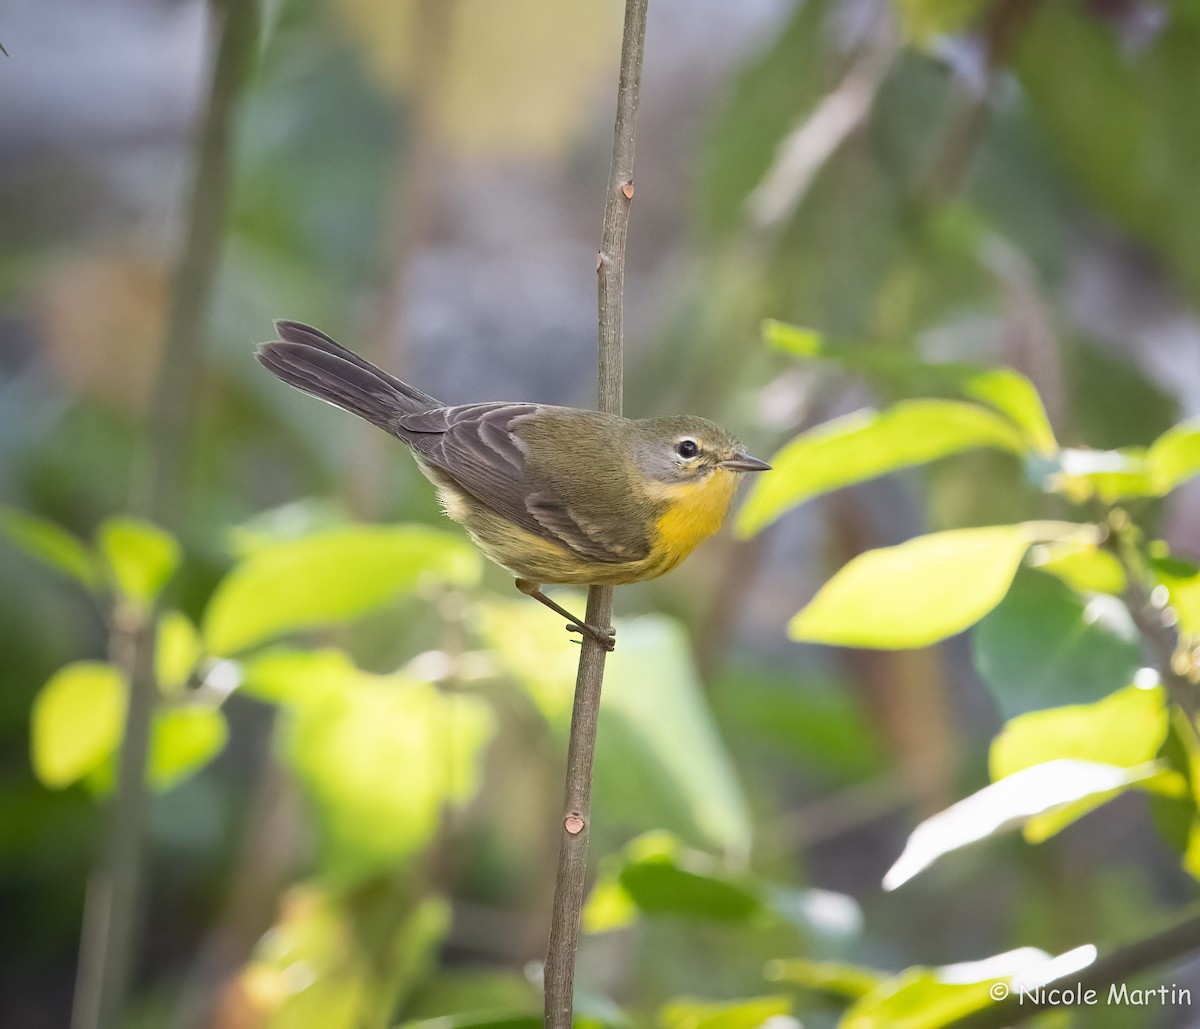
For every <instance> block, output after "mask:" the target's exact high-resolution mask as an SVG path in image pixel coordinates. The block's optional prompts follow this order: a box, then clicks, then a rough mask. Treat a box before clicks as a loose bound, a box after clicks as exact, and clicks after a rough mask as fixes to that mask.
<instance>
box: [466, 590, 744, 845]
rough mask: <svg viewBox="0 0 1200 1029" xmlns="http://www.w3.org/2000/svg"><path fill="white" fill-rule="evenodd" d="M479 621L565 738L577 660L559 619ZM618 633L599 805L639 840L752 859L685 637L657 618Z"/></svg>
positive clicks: (528, 613)
mask: <svg viewBox="0 0 1200 1029" xmlns="http://www.w3.org/2000/svg"><path fill="white" fill-rule="evenodd" d="M560 599H561V600H562V603H563V604H564V605H565V606H566V607H567V608H568V610H571V609H578V610H583V600H582V598H580V599H578V600H574V599H566V598H560ZM478 622H479V624H480V625H481V627H482V629H483V633H484V639H485V640H486V642H487V643H488V646H489V647H490V648H491V649H492V650H493V651H494V652H495V653H496V654H497V656H498V657H499V658H500V661H501V663H502V664H503V665H504V667H505V668H506V669H507V670H508V671H509V673H510V674H511V675H512V676H513V677H514V678H515V680H516V681H517V683H518V684H519V685H520V686H521V688H522V689H524V690H525V691H526V692H527V693H528V695H529V697H530V699H532V700H533V702H534V703H535V704H536V705H537V707H538V709H539V710H540V711H541V712H542V714H543V716H544V717H545V718H546V719H547V720H548V721H549V722H550V723H551V724H552V725H554V726H555V727H556V728H558V730H559V731H560V732H561V733H562V734H563V735H564V736H565V734H566V731H567V728H568V724H569V719H570V713H571V683H572V682H574V679H575V665H576V662H577V661H578V659H579V655H578V651H575V652H574V653H572V649H573V648H571V647H569V645H568V643H567V637H566V633H565V632H564V631H563V623H562V621H561V619H556V618H553V617H551V616H550V615H548V614H547V613H546V611H545V610H544V609H542V608H541V607H540V605H537V604H534V603H531V602H529V601H524V600H517V601H508V602H498V603H497V602H493V603H488V604H485V605H481V607H480V610H479V617H478ZM616 626H617V638H618V640H619V641H620V643H619V644H618V646H617V649H616V651H615V652H614V653H613V654H612V656H611V657H609V659H608V665H607V669H606V674H605V679H604V692H603V695H602V698H601V706H600V710H601V718H603V720H604V730H603V731H602V732H601V733H600V734H599V737H598V739H597V744H596V771H595V779H596V785H595V796H596V803H597V805H598V806H603V807H604V809H605V810H607V811H612V812H617V813H619V815H620V816H621V817H622V818H623V819H624V820H625V822H626V823H627V826H626V827H627V828H629V829H630V830H632V831H634V832H637V831H643V830H645V829H649V828H652V827H659V828H665V829H670V830H672V831H674V832H676V833H678V834H679V835H681V836H684V837H686V838H687V839H688V840H689V841H691V842H695V843H702V844H706V845H710V846H714V847H718V848H720V849H722V850H725V851H727V852H732V853H745V852H747V851H748V849H749V846H750V837H751V832H752V830H751V819H750V812H749V805H748V803H747V801H746V797H745V795H744V793H743V791H742V787H741V784H740V781H739V779H738V776H737V771H736V769H735V768H734V766H733V762H732V760H731V759H730V756H729V753H728V750H727V748H726V746H725V743H724V741H723V740H722V739H721V736H720V734H719V733H718V732H717V729H716V726H715V724H714V722H713V718H712V713H711V711H710V710H709V707H708V703H707V701H706V699H705V696H704V689H703V687H702V686H701V683H700V678H699V675H698V673H697V671H696V667H695V663H694V661H693V659H692V655H691V649H690V646H689V642H688V638H687V635H686V633H685V632H684V630H683V629H682V627H681V626H680V625H679V624H678V623H677V622H675V621H672V620H671V619H668V618H664V617H657V616H654V617H644V618H637V619H631V620H626V619H619V620H618V621H617V623H616ZM647 682H653V683H654V684H655V685H654V689H652V690H648V689H646V688H645V685H646V683H647Z"/></svg>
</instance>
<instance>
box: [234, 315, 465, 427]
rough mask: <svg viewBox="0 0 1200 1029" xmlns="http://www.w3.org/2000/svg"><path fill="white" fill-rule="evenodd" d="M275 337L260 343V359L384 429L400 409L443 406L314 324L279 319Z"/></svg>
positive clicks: (300, 385) (279, 373)
mask: <svg viewBox="0 0 1200 1029" xmlns="http://www.w3.org/2000/svg"><path fill="white" fill-rule="evenodd" d="M275 331H276V332H278V333H279V339H278V340H276V341H274V342H272V343H260V344H259V345H258V349H257V351H256V352H255V357H257V358H258V360H259V363H260V364H261V365H262V366H263V367H264V368H266V369H267V370H268V371H270V372H272V373H273V374H274V375H277V376H278V377H279V378H281V379H282V380H283V381H284V382H286V383H287V384H288V385H290V386H295V387H296V389H299V390H303V391H304V392H305V393H311V394H312V395H313V396H314V397H317V398H319V399H321V400H324V401H326V402H327V403H330V404H333V405H335V406H336V407H340V408H342V409H343V410H345V411H349V412H350V413H351V414H356V415H358V416H359V417H360V418H365V419H366V420H367V421H369V422H371V423H372V424H373V425H378V426H379V427H380V428H381V429H384V430H386V431H388V432H394V431H395V424H396V418H397V416H399V415H405V414H413V413H414V412H417V411H426V410H428V409H429V408H432V407H441V406H443V405H442V404H441V402H440V401H438V400H435V399H434V398H433V397H431V396H429V395H428V394H427V393H422V392H421V391H420V390H419V389H415V388H413V387H412V386H410V385H409V384H408V383H406V382H402V381H401V380H400V379H397V378H396V377H395V376H394V375H389V374H388V373H387V372H385V371H383V370H382V369H381V368H376V367H375V365H373V364H371V362H370V361H368V360H366V359H365V358H362V357H359V356H358V354H356V353H354V351H352V350H348V349H347V348H346V347H344V346H342V345H341V344H340V343H338V342H337V341H336V340H334V339H331V338H330V337H329V336H326V335H325V333H323V332H321V331H320V330H319V329H314V328H312V326H310V325H303V324H301V323H300V322H288V321H278V322H276V323H275Z"/></svg>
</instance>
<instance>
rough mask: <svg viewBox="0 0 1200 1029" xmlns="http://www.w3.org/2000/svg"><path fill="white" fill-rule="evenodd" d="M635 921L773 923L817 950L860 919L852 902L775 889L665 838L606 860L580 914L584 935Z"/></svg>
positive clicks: (855, 927)
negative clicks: (815, 943)
mask: <svg viewBox="0 0 1200 1029" xmlns="http://www.w3.org/2000/svg"><path fill="white" fill-rule="evenodd" d="M639 914H642V915H648V916H651V917H659V916H669V917H679V918H699V919H704V920H708V921H714V922H730V923H747V922H763V921H772V922H775V923H783V924H786V925H789V926H791V927H792V928H793V929H795V930H797V931H799V932H800V933H801V934H802V935H803V936H804V937H805V938H807V939H808V940H810V941H819V944H820V945H821V946H822V947H829V946H834V945H836V944H839V943H844V942H845V941H846V940H848V939H853V938H857V936H858V934H859V933H860V931H861V929H862V914H861V912H860V911H859V908H858V905H857V904H856V903H855V902H854V901H853V899H851V898H850V897H847V896H845V895H844V894H840V893H830V892H828V891H825V890H799V889H794V888H789V887H783V886H778V885H775V884H772V883H768V882H765V881H762V880H759V879H754V878H751V877H749V876H747V875H744V874H740V875H739V874H734V873H732V872H730V871H729V870H728V869H726V868H725V866H724V865H723V864H722V863H721V862H720V861H718V860H716V859H715V858H713V857H711V856H709V855H707V854H703V853H700V852H698V851H694V850H689V849H687V848H685V847H684V846H682V844H680V842H679V841H678V840H677V839H676V838H674V837H672V836H671V835H669V834H668V833H663V832H651V833H646V834H645V835H643V836H639V837H638V838H636V839H634V840H632V841H631V842H630V843H629V844H627V845H626V847H625V849H624V850H623V851H622V852H621V853H620V854H617V855H613V856H612V857H610V858H607V859H605V861H604V862H603V863H602V865H601V871H600V875H599V878H598V879H597V882H596V886H595V888H594V889H593V891H592V893H591V895H590V896H589V897H588V901H587V904H586V905H585V907H584V913H583V922H584V926H585V928H586V930H587V931H588V932H595V933H600V932H609V931H611V930H613V929H619V928H624V927H626V926H628V925H630V924H632V923H633V922H634V921H635V920H636V918H637V916H638V915H639Z"/></svg>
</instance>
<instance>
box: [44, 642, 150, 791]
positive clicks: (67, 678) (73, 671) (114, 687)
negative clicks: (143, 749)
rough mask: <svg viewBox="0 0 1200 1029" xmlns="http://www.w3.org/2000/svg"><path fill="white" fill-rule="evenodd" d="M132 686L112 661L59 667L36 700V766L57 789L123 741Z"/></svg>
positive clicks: (89, 769)
mask: <svg viewBox="0 0 1200 1029" xmlns="http://www.w3.org/2000/svg"><path fill="white" fill-rule="evenodd" d="M127 696H128V688H127V686H126V683H125V679H124V677H123V676H122V675H121V673H120V672H119V671H118V670H117V669H116V668H115V667H113V666H112V665H110V664H106V663H104V662H101V661H80V662H77V663H76V664H71V665H67V666H66V667H65V668H61V669H59V670H58V671H57V672H56V673H55V674H54V675H53V676H51V678H50V681H49V682H47V683H46V685H45V686H43V687H42V689H41V692H40V693H38V695H37V698H36V699H35V700H34V702H33V715H32V720H33V725H32V734H31V735H32V748H33V770H34V772H35V773H36V774H37V777H38V778H39V779H40V780H41V781H42V782H43V783H44V784H45V785H46V786H50V787H52V788H54V789H58V788H61V787H63V786H68V785H70V784H71V783H73V782H75V781H77V780H78V779H80V778H82V777H83V776H84V775H86V774H87V773H88V772H90V771H91V770H92V769H93V768H95V767H96V766H97V765H98V764H99V763H100V762H101V761H103V760H104V759H105V758H106V757H108V756H109V755H110V754H111V753H112V752H113V751H114V750H115V749H116V748H117V746H118V744H119V743H120V742H121V734H122V732H123V728H124V721H125V702H126V698H127Z"/></svg>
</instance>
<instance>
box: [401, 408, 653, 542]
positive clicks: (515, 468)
mask: <svg viewBox="0 0 1200 1029" xmlns="http://www.w3.org/2000/svg"><path fill="white" fill-rule="evenodd" d="M544 410H545V409H544V408H542V407H541V406H540V405H538V404H505V403H498V404H464V405H462V406H460V407H439V408H434V409H432V410H428V411H419V412H415V413H413V414H406V415H403V416H401V417H400V418H397V419H396V420H395V423H394V427H393V429H392V431H393V432H395V433H396V435H397V436H399V437H400V438H401V439H403V440H404V441H405V442H406V443H408V444H409V446H411V447H412V448H413V450H415V451H416V452H417V453H418V454H420V455H421V457H422V458H423V459H424V460H425V461H427V462H428V463H429V464H431V465H433V466H434V467H435V468H437V469H439V470H440V471H441V472H442V473H443V474H445V475H447V476H449V477H450V479H452V480H453V481H454V482H455V483H456V484H457V485H458V486H459V487H460V488H461V489H463V490H464V491H465V492H467V493H469V494H470V495H471V496H472V497H474V498H475V499H476V500H478V501H479V502H480V503H482V504H485V505H486V506H487V507H489V508H491V509H492V510H493V511H495V512H496V513H497V514H499V515H501V516H503V517H504V518H507V519H508V520H509V521H512V522H515V523H516V524H517V525H519V526H521V527H522V528H523V529H526V530H528V531H529V532H532V533H534V534H536V535H538V536H541V537H543V538H546V539H549V540H552V541H557V542H558V543H560V544H561V545H562V546H564V547H566V548H567V549H569V550H571V551H573V552H574V553H576V554H578V555H579V556H580V557H581V558H584V559H585V560H588V561H599V562H605V563H613V564H619V563H622V562H625V561H635V560H638V559H639V558H642V557H645V556H646V553H647V552H648V546H647V545H645V544H644V542H643V541H640V540H639V541H636V542H635V541H632V540H630V539H627V538H626V539H616V538H612V537H611V534H608V533H605V532H604V530H603V528H602V527H601V526H599V525H597V524H596V523H594V522H592V521H590V520H589V519H587V518H586V517H584V516H582V515H581V514H580V513H579V512H578V510H577V509H575V508H573V507H572V505H571V502H570V498H569V497H566V496H563V495H561V493H560V492H559V491H556V490H555V489H554V486H553V484H547V483H545V482H539V483H537V485H536V488H535V486H534V484H532V483H531V482H530V481H529V474H528V468H527V460H528V457H529V453H528V447H527V445H526V443H525V441H524V440H522V439H521V437H520V435H519V430H520V428H521V425H522V424H523V423H525V422H527V421H528V420H531V419H536V418H537V417H538V415H539V413H541V412H542V411H544ZM547 487H549V488H547Z"/></svg>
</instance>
